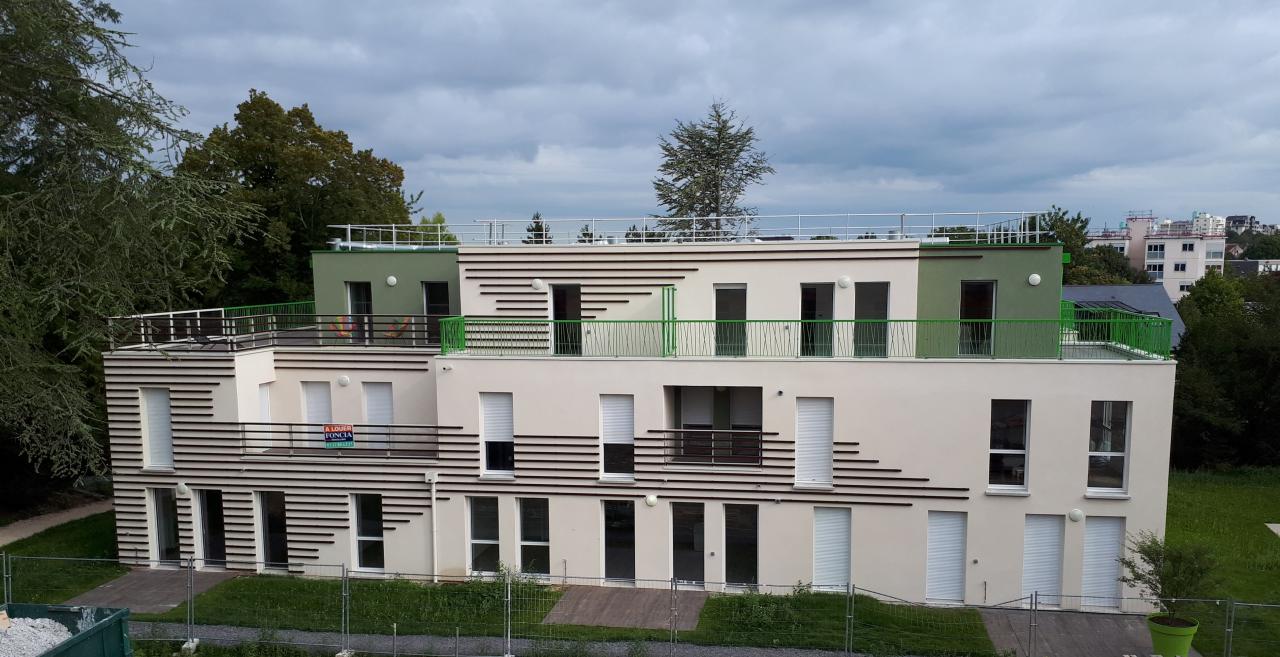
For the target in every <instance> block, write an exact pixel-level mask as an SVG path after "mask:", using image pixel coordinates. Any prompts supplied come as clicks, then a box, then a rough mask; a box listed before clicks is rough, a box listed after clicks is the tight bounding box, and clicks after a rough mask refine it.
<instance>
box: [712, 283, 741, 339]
mask: <svg viewBox="0 0 1280 657" xmlns="http://www.w3.org/2000/svg"><path fill="white" fill-rule="evenodd" d="M715 303H716V329H715V330H716V334H715V341H716V342H715V353H716V355H717V356H746V355H747V322H746V319H747V286H746V285H742V284H734V285H716V286H715Z"/></svg>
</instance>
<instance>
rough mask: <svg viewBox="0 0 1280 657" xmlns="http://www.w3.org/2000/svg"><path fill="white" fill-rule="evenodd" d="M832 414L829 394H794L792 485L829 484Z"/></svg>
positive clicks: (832, 409)
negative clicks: (794, 450)
mask: <svg viewBox="0 0 1280 657" xmlns="http://www.w3.org/2000/svg"><path fill="white" fill-rule="evenodd" d="M834 414H835V402H834V401H833V400H832V399H831V398H830V397H797V398H796V452H795V458H796V485H798V486H805V485H808V486H829V485H831V467H832V466H831V449H832V439H833V432H834V426H833V425H834Z"/></svg>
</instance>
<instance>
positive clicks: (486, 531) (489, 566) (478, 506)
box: [469, 497, 501, 573]
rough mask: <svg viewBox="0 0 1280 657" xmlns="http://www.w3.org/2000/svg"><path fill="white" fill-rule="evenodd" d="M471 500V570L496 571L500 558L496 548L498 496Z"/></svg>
mask: <svg viewBox="0 0 1280 657" xmlns="http://www.w3.org/2000/svg"><path fill="white" fill-rule="evenodd" d="M469 501H470V502H471V570H473V571H476V572H483V573H496V572H498V564H499V561H500V559H501V556H500V555H499V550H498V498H496V497H472V498H469Z"/></svg>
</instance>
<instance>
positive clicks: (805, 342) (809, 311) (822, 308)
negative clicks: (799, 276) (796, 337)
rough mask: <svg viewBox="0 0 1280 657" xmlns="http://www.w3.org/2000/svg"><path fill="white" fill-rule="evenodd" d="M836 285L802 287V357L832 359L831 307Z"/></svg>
mask: <svg viewBox="0 0 1280 657" xmlns="http://www.w3.org/2000/svg"><path fill="white" fill-rule="evenodd" d="M834 298H835V285H833V284H831V283H803V284H801V285H800V355H801V356H816V357H820V358H830V357H831V329H832V325H831V316H832V315H831V307H832V305H833V304H832V302H833V300H834Z"/></svg>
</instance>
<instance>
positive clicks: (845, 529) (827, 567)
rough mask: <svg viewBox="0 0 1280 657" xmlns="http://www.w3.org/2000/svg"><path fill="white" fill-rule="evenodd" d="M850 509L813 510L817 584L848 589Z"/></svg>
mask: <svg viewBox="0 0 1280 657" xmlns="http://www.w3.org/2000/svg"><path fill="white" fill-rule="evenodd" d="M849 530H850V526H849V509H837V508H831V507H821V506H815V507H814V508H813V585H814V587H815V588H826V589H838V590H841V591H843V590H845V586H846V585H847V584H848V583H849Z"/></svg>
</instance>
